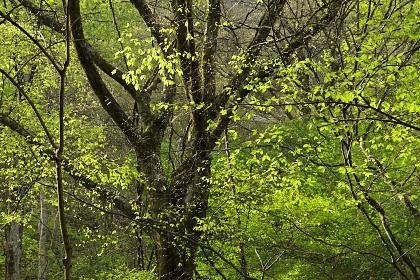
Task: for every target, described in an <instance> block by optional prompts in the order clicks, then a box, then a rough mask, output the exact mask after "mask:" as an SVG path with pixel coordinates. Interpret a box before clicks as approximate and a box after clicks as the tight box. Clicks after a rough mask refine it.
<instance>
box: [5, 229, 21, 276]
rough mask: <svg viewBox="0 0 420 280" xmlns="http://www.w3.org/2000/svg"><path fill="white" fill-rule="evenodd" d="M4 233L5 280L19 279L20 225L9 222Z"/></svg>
mask: <svg viewBox="0 0 420 280" xmlns="http://www.w3.org/2000/svg"><path fill="white" fill-rule="evenodd" d="M5 233H6V242H5V243H6V244H5V248H6V250H5V251H6V280H20V278H21V273H20V272H21V271H20V263H21V259H22V234H23V229H22V225H21V224H19V223H18V222H11V223H9V224H8V225H6V227H5Z"/></svg>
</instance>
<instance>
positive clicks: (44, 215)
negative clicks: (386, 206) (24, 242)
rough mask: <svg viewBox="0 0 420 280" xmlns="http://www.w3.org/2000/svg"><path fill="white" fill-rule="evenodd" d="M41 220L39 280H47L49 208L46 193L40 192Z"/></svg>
mask: <svg viewBox="0 0 420 280" xmlns="http://www.w3.org/2000/svg"><path fill="white" fill-rule="evenodd" d="M39 202H40V208H41V213H40V219H39V227H38V228H39V250H38V280H45V279H46V276H47V267H48V254H47V235H48V216H49V215H48V208H47V202H46V201H45V193H44V192H43V191H40V192H39Z"/></svg>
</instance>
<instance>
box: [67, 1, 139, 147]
mask: <svg viewBox="0 0 420 280" xmlns="http://www.w3.org/2000/svg"><path fill="white" fill-rule="evenodd" d="M69 13H70V19H71V23H72V24H71V26H72V34H73V40H74V45H75V46H76V51H77V54H78V57H79V61H80V64H81V65H82V67H83V69H84V70H85V73H86V76H87V78H88V80H89V83H90V85H91V87H92V89H93V92H94V93H95V95H96V96H97V97H98V99H99V101H100V103H101V105H102V107H103V108H104V109H105V111H106V112H107V113H108V114H109V115H110V116H111V118H112V119H113V120H114V122H115V123H116V124H117V126H118V127H119V128H120V129H121V131H122V132H123V133H124V135H125V136H126V137H127V139H128V141H129V142H130V143H131V144H132V145H133V146H134V147H137V146H138V145H139V143H140V137H139V135H138V134H137V132H136V131H135V130H134V127H133V126H131V122H130V120H129V118H128V116H127V115H126V114H125V112H124V111H123V109H122V108H121V106H120V105H119V104H118V102H117V101H116V100H115V98H114V96H113V95H112V94H111V92H110V91H109V90H108V88H107V86H106V85H105V82H104V81H103V80H102V77H101V76H100V75H99V73H98V71H97V69H96V67H95V64H94V60H93V58H92V56H91V54H90V53H89V46H88V44H87V43H86V40H85V36H84V33H83V26H82V20H81V14H80V2H79V0H75V1H71V2H70V3H69Z"/></svg>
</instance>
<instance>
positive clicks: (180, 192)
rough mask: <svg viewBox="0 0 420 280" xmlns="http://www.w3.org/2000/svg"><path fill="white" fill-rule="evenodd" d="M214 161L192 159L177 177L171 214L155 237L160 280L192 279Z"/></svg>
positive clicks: (171, 192) (178, 172)
mask: <svg viewBox="0 0 420 280" xmlns="http://www.w3.org/2000/svg"><path fill="white" fill-rule="evenodd" d="M210 164H211V160H210V157H209V155H208V154H207V153H204V154H202V155H195V156H192V158H191V159H190V160H187V161H185V165H184V166H183V167H181V168H179V169H178V170H177V173H176V174H174V178H173V180H172V184H171V185H170V187H169V190H170V209H172V211H171V214H168V215H166V217H167V220H166V221H165V224H167V225H168V226H163V227H161V228H160V229H159V230H158V234H157V235H156V237H157V238H156V240H155V244H156V251H157V270H158V275H159V279H165V280H166V279H168V280H169V279H182V280H189V279H193V276H194V271H195V256H196V252H197V249H198V247H199V243H200V238H201V235H202V231H200V230H199V229H197V225H198V220H199V219H203V218H204V217H205V215H206V210H207V201H208V192H209V187H208V183H207V181H206V179H205V178H206V177H208V176H209V175H210Z"/></svg>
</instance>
